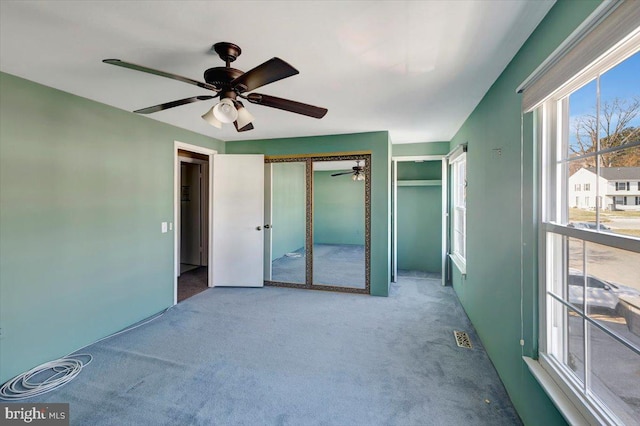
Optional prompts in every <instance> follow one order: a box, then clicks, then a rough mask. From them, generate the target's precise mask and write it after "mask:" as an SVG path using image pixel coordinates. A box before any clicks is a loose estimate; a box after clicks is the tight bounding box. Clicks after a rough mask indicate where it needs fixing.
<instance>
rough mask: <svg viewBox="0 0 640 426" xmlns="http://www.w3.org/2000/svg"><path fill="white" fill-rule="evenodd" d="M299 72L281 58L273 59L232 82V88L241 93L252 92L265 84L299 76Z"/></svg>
mask: <svg viewBox="0 0 640 426" xmlns="http://www.w3.org/2000/svg"><path fill="white" fill-rule="evenodd" d="M298 73H299V71H298V70H297V69H295V68H294V67H292V66H291V65H289V64H288V63H286V62H285V61H283V60H282V59H280V58H271V59H269V60H268V61H267V62H264V63H262V64H260V65H258V66H257V67H255V68H253V69H250V70H249V71H247V72H245V73H244V74H242V75H241V76H240V77H238V78H236V79H234V80H233V81H232V82H231V87H234V88H236V89H238V90H239V91H240V92H250V91H252V90H255V89H257V88H258V87H261V86H264V85H265V84H269V83H273V82H274V81H278V80H282V79H283V78H287V77H291V76H292V75H296V74H298Z"/></svg>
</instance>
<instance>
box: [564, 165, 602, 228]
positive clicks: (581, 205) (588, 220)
mask: <svg viewBox="0 0 640 426" xmlns="http://www.w3.org/2000/svg"><path fill="white" fill-rule="evenodd" d="M566 167H567V168H568V175H569V180H568V185H567V203H566V205H567V207H568V209H569V213H568V215H567V216H568V218H569V222H568V225H569V226H570V227H574V228H583V229H591V230H595V229H596V200H597V199H598V197H597V194H598V192H597V189H598V186H597V180H598V175H597V174H596V168H595V167H586V166H585V164H584V160H574V161H570V162H569V163H568V165H567V166H566Z"/></svg>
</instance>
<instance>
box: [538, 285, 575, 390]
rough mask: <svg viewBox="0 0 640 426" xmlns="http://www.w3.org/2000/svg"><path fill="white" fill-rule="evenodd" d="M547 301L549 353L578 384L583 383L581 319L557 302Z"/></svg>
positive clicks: (549, 298)
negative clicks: (548, 311)
mask: <svg viewBox="0 0 640 426" xmlns="http://www.w3.org/2000/svg"><path fill="white" fill-rule="evenodd" d="M547 300H549V302H550V304H549V307H550V308H551V323H552V324H551V328H550V331H551V335H550V336H549V337H550V343H551V345H550V346H551V347H550V348H548V350H549V353H550V354H552V355H553V356H554V357H555V358H556V360H558V362H560V363H561V364H563V365H565V366H566V367H567V368H568V369H569V370H570V371H572V372H573V373H574V375H575V377H576V378H577V379H578V380H579V381H580V382H582V383H584V332H583V325H582V324H583V319H582V317H580V316H579V315H578V314H576V313H575V312H573V311H571V310H570V309H567V308H566V307H565V306H564V305H562V304H561V303H560V302H558V301H557V300H554V299H552V298H551V297H548V298H547ZM565 330H566V334H565ZM565 342H566V345H565Z"/></svg>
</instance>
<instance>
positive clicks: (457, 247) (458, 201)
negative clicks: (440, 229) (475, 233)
mask: <svg viewBox="0 0 640 426" xmlns="http://www.w3.org/2000/svg"><path fill="white" fill-rule="evenodd" d="M450 164H451V193H452V212H453V218H452V236H451V254H452V259H453V261H454V262H455V263H456V264H457V265H458V267H459V268H460V269H462V271H463V272H466V271H465V270H464V269H465V266H466V258H467V249H466V245H467V243H466V235H467V154H466V153H462V154H460V155H458V156H457V157H455V158H454V159H452V160H451V161H450Z"/></svg>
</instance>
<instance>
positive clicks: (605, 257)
mask: <svg viewBox="0 0 640 426" xmlns="http://www.w3.org/2000/svg"><path fill="white" fill-rule="evenodd" d="M639 265H640V254H639V253H634V252H630V251H626V250H621V249H616V248H613V247H607V246H604V245H601V244H595V243H587V271H588V275H587V290H586V292H587V313H588V314H589V316H590V317H592V318H593V319H595V320H596V321H597V322H598V323H599V324H601V325H603V326H604V327H607V328H608V329H609V330H611V331H613V332H614V333H616V334H617V335H619V336H621V337H624V338H625V339H626V340H628V341H629V342H631V343H633V344H635V345H636V346H637V347H638V348H639V349H640V273H639V268H640V266H639ZM639 374H640V371H639ZM638 380H639V383H638V387H639V388H640V376H638Z"/></svg>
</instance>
